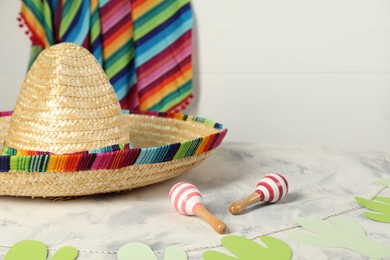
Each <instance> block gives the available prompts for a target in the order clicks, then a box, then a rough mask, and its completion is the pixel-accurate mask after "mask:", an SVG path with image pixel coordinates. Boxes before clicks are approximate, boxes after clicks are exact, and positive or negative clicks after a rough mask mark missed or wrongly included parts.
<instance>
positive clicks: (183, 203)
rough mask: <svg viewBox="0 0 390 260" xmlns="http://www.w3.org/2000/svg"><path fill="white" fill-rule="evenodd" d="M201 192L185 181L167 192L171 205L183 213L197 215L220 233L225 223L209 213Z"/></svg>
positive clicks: (223, 229)
mask: <svg viewBox="0 0 390 260" xmlns="http://www.w3.org/2000/svg"><path fill="white" fill-rule="evenodd" d="M202 199H203V198H202V194H200V192H199V190H198V188H196V187H195V186H194V185H192V184H190V183H186V182H179V183H177V184H175V185H174V186H173V187H172V188H171V190H170V192H169V200H170V201H171V204H172V206H173V207H174V208H175V209H176V210H177V211H179V212H180V213H181V214H183V215H197V216H198V217H201V218H203V219H204V220H205V221H206V222H208V223H209V224H210V225H211V226H212V227H213V228H214V230H215V231H217V232H218V233H220V234H222V233H223V232H224V231H225V228H226V225H225V223H223V222H222V221H221V220H219V219H217V218H216V217H214V216H213V215H211V214H210V213H209V212H208V211H207V209H206V208H205V207H204V205H203V203H202Z"/></svg>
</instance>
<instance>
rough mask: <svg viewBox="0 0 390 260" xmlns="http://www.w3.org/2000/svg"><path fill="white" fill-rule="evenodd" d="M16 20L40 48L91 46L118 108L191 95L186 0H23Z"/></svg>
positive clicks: (164, 106)
mask: <svg viewBox="0 0 390 260" xmlns="http://www.w3.org/2000/svg"><path fill="white" fill-rule="evenodd" d="M18 20H19V22H20V26H21V27H23V26H24V25H26V26H27V27H28V30H27V31H26V34H29V35H30V39H31V41H32V43H33V46H32V49H31V55H30V66H31V64H32V63H33V62H34V60H35V59H36V58H37V56H38V54H39V53H40V51H41V50H42V49H44V48H46V47H48V46H50V45H53V44H56V43H60V42H74V43H77V44H80V45H82V46H83V47H85V48H87V49H89V50H90V52H91V53H92V54H93V55H94V56H95V57H96V59H97V60H98V61H99V63H100V64H101V65H102V67H103V69H104V71H105V72H106V74H107V76H108V78H109V79H110V81H111V84H112V85H113V86H114V89H115V91H116V93H117V96H118V99H119V100H120V104H121V106H122V108H123V109H130V110H143V111H162V112H166V111H174V112H177V111H178V110H179V109H184V108H185V107H186V105H188V104H189V99H190V98H192V94H191V88H192V61H191V52H192V34H191V32H192V11H191V6H190V0H62V1H60V0H22V8H21V17H19V18H18Z"/></svg>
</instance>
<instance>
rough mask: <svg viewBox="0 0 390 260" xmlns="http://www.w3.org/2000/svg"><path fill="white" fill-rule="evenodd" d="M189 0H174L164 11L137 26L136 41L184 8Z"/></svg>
mask: <svg viewBox="0 0 390 260" xmlns="http://www.w3.org/2000/svg"><path fill="white" fill-rule="evenodd" d="M188 2H189V0H177V1H174V2H173V3H172V4H171V5H170V6H169V7H167V8H166V9H165V10H164V11H163V12H161V13H159V14H158V15H156V16H155V17H153V19H150V20H149V21H148V22H147V23H145V24H144V25H142V26H141V27H139V28H137V30H136V32H137V33H136V34H134V41H137V40H138V39H140V38H142V37H143V36H144V35H145V34H147V33H148V32H150V31H151V30H153V29H154V28H156V27H157V26H158V25H159V24H161V23H163V22H164V21H165V20H167V19H168V18H169V17H171V16H172V15H174V14H175V13H176V12H177V10H179V9H180V8H182V7H183V6H184V5H185V4H187V3H188Z"/></svg>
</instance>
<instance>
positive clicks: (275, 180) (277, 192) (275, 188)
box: [256, 174, 288, 203]
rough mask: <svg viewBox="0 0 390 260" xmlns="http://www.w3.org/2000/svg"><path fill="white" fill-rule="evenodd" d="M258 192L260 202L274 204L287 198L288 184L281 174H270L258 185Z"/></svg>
mask: <svg viewBox="0 0 390 260" xmlns="http://www.w3.org/2000/svg"><path fill="white" fill-rule="evenodd" d="M256 192H257V193H258V194H259V195H260V200H262V201H265V202H268V203H274V202H277V201H279V200H281V199H282V198H283V197H284V196H286V194H287V192H288V182H287V180H286V178H284V177H283V176H282V175H280V174H269V175H266V176H264V177H263V178H262V179H261V180H260V182H259V183H258V184H257V187H256Z"/></svg>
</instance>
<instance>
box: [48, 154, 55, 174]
mask: <svg viewBox="0 0 390 260" xmlns="http://www.w3.org/2000/svg"><path fill="white" fill-rule="evenodd" d="M57 161H58V156H57V155H51V156H50V159H49V163H48V164H47V169H46V171H47V172H54V171H55V170H56V168H55V166H56V164H57Z"/></svg>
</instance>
